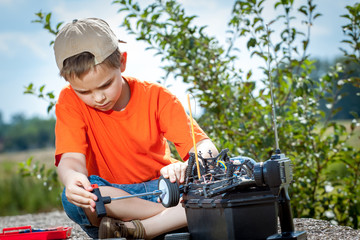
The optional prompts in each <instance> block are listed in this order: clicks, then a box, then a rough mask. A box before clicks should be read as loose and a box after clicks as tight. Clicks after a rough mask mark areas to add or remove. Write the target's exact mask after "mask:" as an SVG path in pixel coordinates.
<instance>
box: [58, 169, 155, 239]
mask: <svg viewBox="0 0 360 240" xmlns="http://www.w3.org/2000/svg"><path fill="white" fill-rule="evenodd" d="M89 181H90V183H91V184H97V185H98V186H111V187H115V188H119V189H121V190H123V191H125V192H127V193H129V194H139V193H146V192H153V191H155V190H157V189H158V180H157V179H156V180H152V181H148V182H143V183H137V184H111V183H109V182H108V181H106V180H105V179H103V178H101V177H99V176H95V175H92V176H90V177H89ZM139 198H142V199H145V200H148V201H152V202H157V199H158V196H156V195H149V196H143V197H139ZM61 200H62V204H63V207H64V210H65V212H66V214H67V215H68V217H69V218H70V219H71V220H73V221H74V222H76V223H77V224H79V225H80V227H81V228H82V229H83V230H84V231H85V232H86V233H87V234H88V235H89V236H90V237H91V238H98V231H99V229H98V227H95V226H92V225H91V224H90V221H89V220H88V218H87V217H86V214H85V212H84V210H83V209H82V208H81V207H78V206H76V205H74V204H72V203H70V202H69V201H68V200H67V198H66V196H65V188H64V191H63V193H62V196H61ZM120 201H121V200H120Z"/></svg>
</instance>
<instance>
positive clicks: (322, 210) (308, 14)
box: [37, 0, 360, 228]
mask: <svg viewBox="0 0 360 240" xmlns="http://www.w3.org/2000/svg"><path fill="white" fill-rule="evenodd" d="M294 2H295V1H294V0H281V1H275V2H273V7H274V9H278V10H279V11H282V13H281V14H280V15H278V16H276V17H275V18H274V19H272V20H270V21H269V22H265V20H264V18H263V9H264V3H265V1H264V0H250V1H242V0H237V1H235V3H234V7H233V10H232V15H231V20H230V22H229V34H230V36H229V41H228V45H227V46H225V47H223V46H219V44H218V41H217V40H216V39H215V38H213V37H209V36H208V35H207V34H206V33H205V31H204V29H205V27H204V26H202V27H199V26H194V25H193V24H192V23H193V22H192V21H193V19H194V18H195V16H187V15H186V14H185V10H184V9H183V7H182V6H181V5H180V4H179V3H177V2H176V1H175V0H162V1H161V0H158V1H155V2H154V3H152V4H150V5H148V6H146V7H145V8H143V9H141V8H140V5H139V4H138V3H136V2H134V1H132V0H119V1H114V3H115V4H118V5H119V7H120V9H119V11H121V12H125V13H127V16H126V17H125V18H124V23H123V26H124V27H125V28H126V29H127V30H128V31H129V33H131V34H134V35H136V36H137V39H138V40H139V41H145V42H147V43H148V44H149V49H152V50H153V51H155V54H157V55H160V56H161V57H162V60H163V61H162V62H163V64H164V65H163V66H162V68H163V69H164V70H165V71H166V76H165V77H164V79H165V78H166V77H168V76H170V75H172V76H174V77H175V79H176V80H177V81H182V82H185V83H191V85H192V88H191V89H189V91H190V92H191V93H192V94H193V95H194V96H195V97H196V98H197V101H198V103H199V104H200V105H201V107H202V108H203V109H205V111H204V114H203V115H202V116H201V118H200V119H199V120H198V121H199V122H200V125H202V126H203V127H204V128H205V130H206V131H207V133H209V135H210V137H211V138H212V139H213V140H214V141H215V142H216V144H217V146H218V147H219V148H229V149H230V152H231V153H232V154H233V155H238V154H241V155H248V156H250V157H252V158H255V159H256V160H258V161H265V160H267V159H269V157H270V156H271V154H272V153H273V151H274V148H275V147H274V135H273V130H272V128H273V127H272V126H273V125H272V120H271V114H272V109H271V105H270V102H271V101H270V93H269V79H268V78H270V77H271V78H272V79H273V81H274V84H275V88H274V94H275V104H276V106H277V109H276V111H277V116H278V117H277V122H278V126H279V136H280V143H281V150H282V151H283V152H285V153H286V154H287V155H288V157H290V158H291V159H292V160H293V162H294V165H295V168H294V172H295V175H294V178H295V183H294V184H293V187H292V192H291V195H292V205H293V206H295V207H294V208H293V211H294V215H295V217H311V218H322V219H328V220H332V221H334V222H337V223H339V224H344V225H349V226H352V227H354V228H358V227H359V226H360V225H359V220H360V215H359V211H360V203H359V202H358V201H357V196H359V193H360V192H359V191H360V186H359V175H360V152H359V151H360V150H359V149H355V148H354V147H352V146H350V145H348V143H347V139H348V138H349V137H350V136H352V135H353V134H354V129H355V127H356V126H357V125H358V116H357V115H356V114H353V117H354V119H353V122H352V124H351V128H350V130H347V129H346V128H345V126H344V125H342V124H340V123H337V122H334V121H331V119H332V117H333V116H334V115H335V114H336V113H337V112H338V111H339V109H338V108H337V107H336V103H337V102H338V101H339V100H340V99H341V98H342V97H343V96H342V93H341V91H340V90H341V89H342V86H343V85H344V84H345V83H346V84H351V85H353V86H354V87H357V88H358V87H359V78H358V77H355V76H352V75H351V72H347V71H346V69H347V68H345V67H344V65H345V66H346V65H347V64H350V63H351V64H355V66H357V68H358V67H359V53H360V51H359V47H360V41H359V32H360V31H359V27H360V20H359V19H360V15H359V13H360V11H359V10H360V4H358V3H356V4H354V5H353V6H347V7H346V8H347V10H348V14H345V15H343V16H342V17H343V18H345V19H347V20H348V24H347V25H344V26H343V32H344V34H345V39H344V40H343V43H344V45H345V46H346V47H344V48H343V54H344V58H345V59H346V61H344V62H342V63H339V64H337V65H335V66H333V67H332V68H331V70H330V71H329V72H327V73H326V74H325V75H323V76H322V77H321V78H320V79H314V78H312V77H311V73H312V72H313V71H314V68H315V60H313V59H311V58H310V55H309V53H308V46H309V43H310V40H311V38H310V36H311V35H310V33H311V27H312V26H313V25H314V23H315V20H316V19H317V18H318V17H321V14H320V13H318V12H317V11H316V5H315V4H314V3H313V1H312V0H308V1H306V3H304V4H303V5H301V6H300V7H299V8H298V9H294ZM296 14H300V17H299V19H297V18H296V17H295V16H297V15H296ZM37 16H38V18H39V19H38V20H37V22H40V23H42V24H43V25H44V28H45V29H47V30H48V31H50V32H51V33H56V32H57V30H58V29H59V26H60V25H61V23H60V24H57V26H56V29H55V30H54V29H52V28H51V24H50V18H51V14H50V13H49V14H43V13H42V12H39V13H38V14H37ZM297 23H303V24H305V25H306V27H307V30H306V31H305V32H301V31H299V30H298V29H296V28H295V27H294V26H296V24H297ZM275 25H276V30H275V27H273V26H275ZM273 39H279V40H273ZM240 40H243V41H246V43H247V44H246V46H247V49H248V51H249V52H250V54H251V56H253V57H257V58H260V59H262V61H263V64H262V65H260V66H259V68H260V69H261V70H262V71H263V73H264V76H265V77H264V78H260V79H254V77H253V76H252V71H251V70H250V71H248V72H246V73H244V72H243V71H242V70H241V68H239V66H238V65H237V61H236V60H237V58H238V57H237V51H236V50H237V49H236V45H237V43H238V41H240ZM345 48H346V50H345ZM268 76H269V77H268ZM323 100H325V101H326V106H327V109H328V111H327V112H325V111H324V110H322V109H320V108H319V102H321V101H323ZM329 129H331V130H332V131H331V134H328V132H329ZM337 164H340V165H341V166H343V167H344V168H343V169H344V171H345V174H344V177H343V178H336V177H334V176H331V177H329V173H330V172H331V168H332V167H333V166H336V165H337Z"/></svg>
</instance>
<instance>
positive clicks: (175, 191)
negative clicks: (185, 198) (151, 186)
mask: <svg viewBox="0 0 360 240" xmlns="http://www.w3.org/2000/svg"><path fill="white" fill-rule="evenodd" d="M163 183H165V185H166V194H168V197H169V198H168V199H167V201H163V199H164V198H162V195H160V201H161V203H162V205H163V206H164V207H166V208H170V207H175V206H176V205H178V203H179V200H180V191H179V186H178V184H177V183H172V182H170V180H169V179H168V178H164V177H163V176H161V177H160V178H159V184H158V188H159V190H161V189H160V185H161V184H163Z"/></svg>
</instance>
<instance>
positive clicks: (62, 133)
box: [55, 77, 207, 184]
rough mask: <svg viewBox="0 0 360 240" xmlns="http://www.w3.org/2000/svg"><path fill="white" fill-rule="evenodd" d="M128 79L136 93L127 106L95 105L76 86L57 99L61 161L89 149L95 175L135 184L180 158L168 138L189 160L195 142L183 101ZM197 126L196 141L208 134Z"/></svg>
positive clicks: (91, 171)
mask: <svg viewBox="0 0 360 240" xmlns="http://www.w3.org/2000/svg"><path fill="white" fill-rule="evenodd" d="M123 78H124V79H125V80H126V82H127V83H128V84H129V86H130V91H131V97H130V101H129V103H128V105H127V106H126V108H125V109H124V110H122V111H113V110H109V111H106V112H103V111H100V110H97V109H95V108H92V107H89V106H87V105H86V104H85V103H84V102H82V101H81V100H80V98H79V97H78V96H77V95H76V93H75V92H74V90H73V89H72V88H71V86H70V85H69V86H67V87H65V88H64V89H63V90H62V91H61V93H60V96H59V99H58V102H57V104H56V116H57V120H56V127H55V134H56V151H55V165H56V166H57V165H58V164H59V161H60V158H61V155H62V154H63V153H67V152H78V153H83V154H84V155H85V156H86V167H87V170H88V174H89V175H98V176H100V177H102V178H104V179H106V180H108V181H109V182H111V183H118V184H131V183H139V182H144V181H148V180H151V179H154V178H157V177H159V176H160V172H159V171H160V169H161V168H162V167H164V166H166V165H168V164H170V163H171V162H174V161H176V160H175V159H172V158H171V157H170V149H169V146H168V143H167V140H169V141H171V142H173V143H174V145H175V147H176V149H177V151H178V153H179V154H180V156H181V158H183V159H185V160H186V158H187V157H188V152H189V150H190V149H191V148H192V147H193V145H192V144H193V141H192V137H191V130H190V125H189V124H190V120H189V116H188V115H187V114H186V112H185V110H184V108H183V106H182V105H181V103H180V101H179V100H178V99H177V98H176V97H175V96H174V95H173V94H171V93H170V92H169V91H168V90H167V89H165V88H164V87H162V86H161V85H159V84H156V83H149V82H143V81H139V80H137V79H135V78H131V77H123ZM194 128H195V139H196V142H198V141H200V140H202V139H205V138H207V136H206V134H205V133H204V132H203V131H202V130H201V129H200V127H199V126H198V125H197V124H196V123H195V126H194Z"/></svg>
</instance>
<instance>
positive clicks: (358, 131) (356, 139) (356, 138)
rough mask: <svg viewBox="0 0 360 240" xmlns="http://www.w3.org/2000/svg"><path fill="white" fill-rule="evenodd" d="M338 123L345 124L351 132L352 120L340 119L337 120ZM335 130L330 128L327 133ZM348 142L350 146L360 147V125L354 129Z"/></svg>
mask: <svg viewBox="0 0 360 240" xmlns="http://www.w3.org/2000/svg"><path fill="white" fill-rule="evenodd" d="M337 122H338V123H340V124H342V125H344V126H345V127H346V129H347V131H349V132H350V126H351V121H350V120H339V121H337ZM332 132H333V130H332V129H329V130H328V131H327V132H326V134H331V133H332ZM348 143H349V145H350V146H352V147H354V148H357V149H360V126H357V127H356V128H355V130H354V135H353V136H352V137H350V139H349V140H348Z"/></svg>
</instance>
